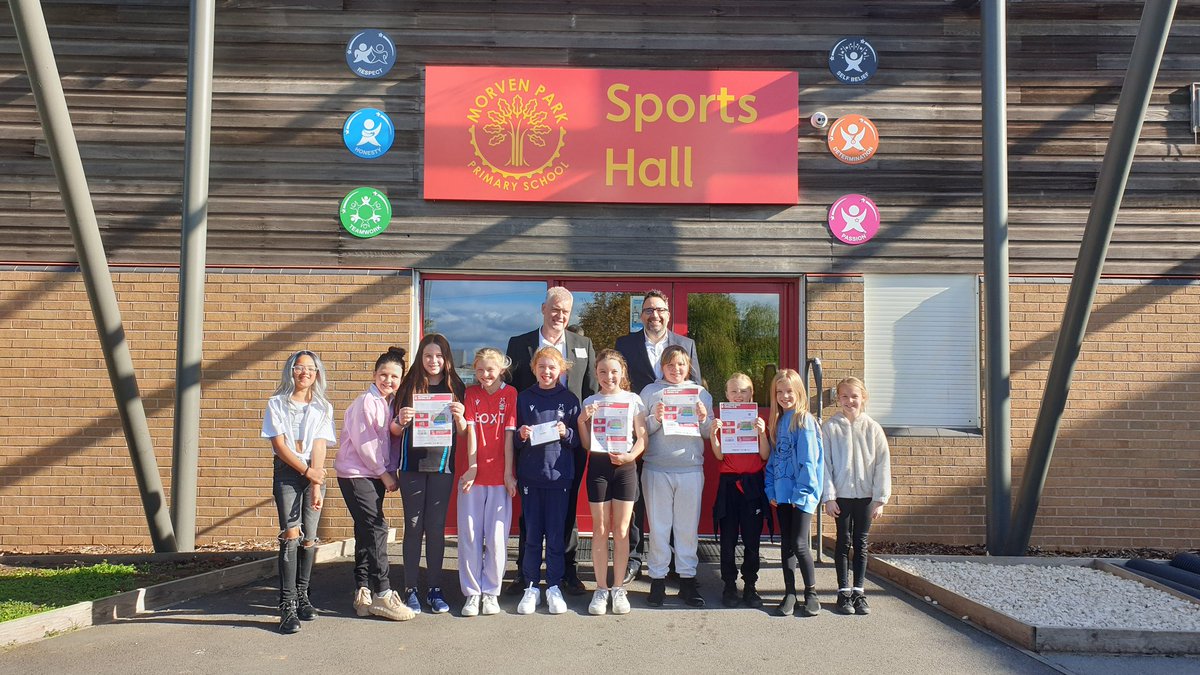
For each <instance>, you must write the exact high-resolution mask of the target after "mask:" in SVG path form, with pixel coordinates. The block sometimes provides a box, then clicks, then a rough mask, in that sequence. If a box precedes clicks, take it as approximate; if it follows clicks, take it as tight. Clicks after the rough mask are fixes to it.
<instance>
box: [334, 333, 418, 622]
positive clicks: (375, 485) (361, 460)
mask: <svg viewBox="0 0 1200 675" xmlns="http://www.w3.org/2000/svg"><path fill="white" fill-rule="evenodd" d="M403 374H404V350H403V349H400V348H399V347H389V348H388V350H387V352H386V353H384V354H381V355H380V356H379V358H378V359H375V382H374V384H372V385H371V387H370V388H369V389H368V390H367V391H366V393H364V394H363V395H361V396H359V397H358V398H357V399H355V400H354V403H351V404H350V407H349V408H347V409H346V417H345V419H344V420H343V422H342V442H341V445H340V446H339V449H338V454H337V459H335V460H334V461H333V469H334V470H335V471H337V475H338V487H339V488H341V491H342V498H343V499H345V500H346V508H347V509H348V510H349V511H350V517H351V518H353V519H354V581H355V582H356V585H357V590H356V591H355V593H354V611H355V612H356V613H357V614H358V615H359V616H367V615H368V614H374V615H376V616H382V617H384V618H386V619H393V620H395V621H407V620H409V619H411V618H413V616H414V614H413V612H412V610H410V609H409V608H407V607H405V606H404V603H403V602H401V601H400V594H399V593H395V592H393V591H392V590H391V584H390V583H389V582H388V552H387V538H388V524H387V521H386V520H384V518H383V495H384V492H395V491H396V476H395V473H394V472H395V470H396V459H395V456H394V455H392V454H391V452H390V448H389V438H388V418H390V417H391V402H392V397H393V396H394V395H395V393H396V389H397V388H398V387H399V386H400V378H401V376H402V375H403ZM372 591H374V593H372Z"/></svg>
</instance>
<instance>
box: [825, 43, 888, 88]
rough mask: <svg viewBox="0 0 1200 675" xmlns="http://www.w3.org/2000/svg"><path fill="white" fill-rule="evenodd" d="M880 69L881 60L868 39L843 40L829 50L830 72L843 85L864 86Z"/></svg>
mask: <svg viewBox="0 0 1200 675" xmlns="http://www.w3.org/2000/svg"><path fill="white" fill-rule="evenodd" d="M878 68H879V58H878V56H877V55H876V54H875V48H874V47H872V46H871V43H870V42H867V39H866V38H863V37H848V38H842V39H841V40H840V41H839V42H838V43H837V44H836V45H834V46H833V49H830V50H829V72H831V73H833V76H834V77H836V78H837V79H838V81H839V82H841V83H842V84H862V83H863V82H866V81H867V80H869V79H871V76H872V75H874V74H875V71H876V70H877V69H878Z"/></svg>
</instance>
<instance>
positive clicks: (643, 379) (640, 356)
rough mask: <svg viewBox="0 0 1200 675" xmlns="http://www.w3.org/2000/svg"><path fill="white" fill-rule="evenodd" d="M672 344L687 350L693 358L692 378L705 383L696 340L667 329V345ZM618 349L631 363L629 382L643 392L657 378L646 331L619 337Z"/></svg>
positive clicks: (636, 391)
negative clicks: (701, 377)
mask: <svg viewBox="0 0 1200 675" xmlns="http://www.w3.org/2000/svg"><path fill="white" fill-rule="evenodd" d="M671 345H679V346H680V347H683V348H684V349H686V350H687V353H688V357H689V358H690V359H691V360H692V373H691V375H690V377H691V380H692V382H695V383H696V384H703V382H701V380H700V359H698V358H696V343H695V341H693V340H692V339H691V338H688V337H684V336H682V335H679V334H677V333H673V332H671V331H667V347H670V346H671ZM664 349H665V348H664ZM617 351H619V352H621V356H624V357H625V363H627V364H629V383H630V384H631V385H632V386H633V393H635V394H641V393H642V390H643V389H645V388H646V385H648V384H650V383H652V382H654V380H655V379H657V378H655V377H654V366H653V365H651V364H650V357H649V356H647V355H646V331H644V330H639V331H638V332H636V333H630V334H628V335H624V336H622V337H619V338H617Z"/></svg>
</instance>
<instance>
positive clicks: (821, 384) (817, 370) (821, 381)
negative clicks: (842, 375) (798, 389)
mask: <svg viewBox="0 0 1200 675" xmlns="http://www.w3.org/2000/svg"><path fill="white" fill-rule="evenodd" d="M810 365H811V366H812V371H813V384H815V385H816V386H817V429H820V428H821V409H822V408H824V407H825V375H824V372H823V371H822V370H821V359H820V357H817V356H814V357H813V358H811V359H809V360H808V361H807V362H806V363H805V364H804V384H805V386H807V385H808V367H809V366H810ZM824 480H825V479H824V477H822V478H821V481H822V482H824ZM822 511H823V509H822V508H821V505H820V504H817V514H816V517H817V562H823V561H822V549H823V548H824V547H825V541H824V539H823V538H822V535H823V533H822V531H821V529H822V527H821V512H822Z"/></svg>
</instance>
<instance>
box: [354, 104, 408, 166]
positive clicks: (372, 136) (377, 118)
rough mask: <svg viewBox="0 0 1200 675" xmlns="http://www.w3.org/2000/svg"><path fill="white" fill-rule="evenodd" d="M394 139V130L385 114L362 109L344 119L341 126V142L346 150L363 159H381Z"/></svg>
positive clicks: (371, 109)
mask: <svg viewBox="0 0 1200 675" xmlns="http://www.w3.org/2000/svg"><path fill="white" fill-rule="evenodd" d="M395 138H396V128H395V127H393V126H392V120H391V119H389V118H388V116H387V113H385V112H383V111H382V110H376V109H374V108H363V109H361V110H359V111H358V112H356V113H354V114H352V115H350V116H349V117H347V118H346V123H345V124H343V125H342V142H344V143H345V144H346V149H348V150H349V151H350V152H353V153H354V154H355V155H356V156H358V157H362V158H363V159H375V158H377V157H382V156H383V154H384V153H385V152H387V151H388V148H390V147H392V141H393V140H394V139H395Z"/></svg>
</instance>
